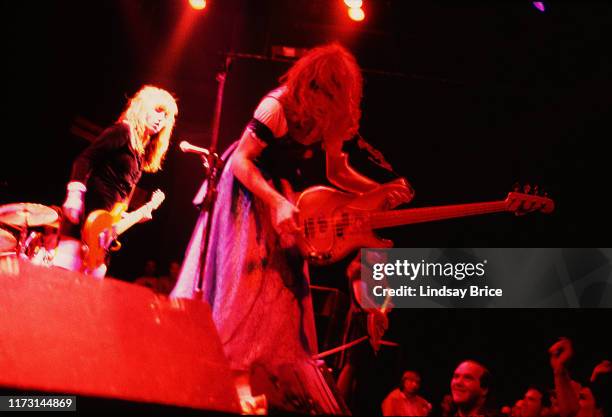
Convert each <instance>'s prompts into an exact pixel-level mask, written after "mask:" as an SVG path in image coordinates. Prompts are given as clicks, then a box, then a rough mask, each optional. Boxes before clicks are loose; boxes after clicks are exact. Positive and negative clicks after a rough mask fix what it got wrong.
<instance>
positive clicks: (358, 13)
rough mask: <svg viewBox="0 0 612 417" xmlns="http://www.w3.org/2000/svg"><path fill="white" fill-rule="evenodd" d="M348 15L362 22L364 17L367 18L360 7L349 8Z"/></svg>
mask: <svg viewBox="0 0 612 417" xmlns="http://www.w3.org/2000/svg"><path fill="white" fill-rule="evenodd" d="M348 15H349V17H350V18H351V20H354V21H355V22H361V21H362V20H363V19H365V13H364V12H363V9H362V8H360V7H351V8H350V9H348Z"/></svg>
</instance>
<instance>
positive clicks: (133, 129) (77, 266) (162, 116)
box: [54, 85, 178, 278]
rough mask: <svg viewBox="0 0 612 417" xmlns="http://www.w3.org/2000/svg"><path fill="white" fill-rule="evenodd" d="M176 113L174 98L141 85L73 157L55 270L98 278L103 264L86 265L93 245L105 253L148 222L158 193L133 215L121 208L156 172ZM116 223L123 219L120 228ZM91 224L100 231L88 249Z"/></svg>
mask: <svg viewBox="0 0 612 417" xmlns="http://www.w3.org/2000/svg"><path fill="white" fill-rule="evenodd" d="M177 113H178V107H177V104H176V100H175V99H174V97H173V96H172V95H171V94H170V93H169V92H167V91H165V90H163V89H161V88H158V87H155V86H152V85H145V86H143V87H142V88H141V89H140V90H139V91H138V92H137V93H136V94H135V95H134V96H133V97H131V98H130V99H129V101H128V104H127V106H126V107H125V110H124V111H123V113H122V114H121V116H120V117H119V119H118V120H117V122H116V123H115V124H113V125H112V126H110V127H108V128H107V129H105V130H104V131H103V132H102V133H101V134H100V136H99V137H98V138H97V139H96V140H95V141H94V142H93V143H92V144H91V145H89V146H88V147H87V148H86V149H85V150H84V151H83V152H81V154H80V155H79V156H78V157H77V158H76V160H75V161H74V163H73V165H72V172H71V175H70V182H69V183H68V186H67V195H66V200H65V201H64V204H63V206H62V208H63V214H64V218H63V221H62V226H61V236H62V237H61V241H60V244H59V245H58V250H57V253H56V255H55V258H54V265H55V266H59V267H63V268H66V269H70V270H73V271H82V272H85V273H88V274H91V275H93V276H95V277H98V278H102V277H104V275H105V274H106V265H105V262H100V261H89V262H87V260H88V258H87V257H88V256H91V255H93V254H94V247H93V246H100V247H101V249H102V250H105V249H108V247H109V245H110V243H111V241H113V240H114V237H116V235H118V234H120V233H121V232H123V231H125V230H126V229H127V228H128V227H130V226H131V225H132V224H133V223H136V222H138V221H146V220H149V219H151V212H152V210H153V209H154V208H156V206H158V205H159V204H161V201H162V200H163V193H161V191H157V192H156V193H154V195H153V199H152V200H151V201H150V202H149V203H147V204H145V205H144V206H143V207H141V208H140V209H138V210H136V211H134V212H132V213H125V209H126V208H127V204H128V203H129V199H130V197H131V195H132V193H133V191H134V189H135V187H136V184H137V183H138V181H139V180H140V177H141V175H142V172H143V171H144V172H151V173H152V172H157V171H159V170H160V168H161V165H162V161H163V159H164V156H165V154H166V151H167V150H168V145H169V143H170V136H171V135H172V130H173V128H174V123H175V118H176V115H177ZM93 213H95V216H92V214H93ZM100 215H101V217H100ZM101 219H102V220H105V221H106V222H107V223H110V226H109V224H107V223H103V222H101ZM119 220H123V223H122V224H121V225H118V224H117V222H118V221H119ZM92 225H93V226H96V227H98V228H99V229H95V228H94V229H91V230H94V232H92V233H94V234H95V236H94V239H93V241H92V242H93V243H92V244H91V245H90V246H91V247H87V245H83V243H82V240H81V239H82V234H81V233H82V232H83V235H85V232H86V231H87V230H86V229H87V226H92ZM84 226H86V227H85V228H84ZM118 226H120V227H121V230H118ZM107 229H108V230H107ZM111 229H112V230H111ZM90 234H91V233H90Z"/></svg>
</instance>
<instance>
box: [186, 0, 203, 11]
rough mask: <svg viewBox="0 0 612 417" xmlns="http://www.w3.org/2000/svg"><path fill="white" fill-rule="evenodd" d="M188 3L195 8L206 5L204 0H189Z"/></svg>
mask: <svg viewBox="0 0 612 417" xmlns="http://www.w3.org/2000/svg"><path fill="white" fill-rule="evenodd" d="M189 4H190V5H191V7H192V8H194V9H196V10H202V9H204V8H205V7H206V0H189Z"/></svg>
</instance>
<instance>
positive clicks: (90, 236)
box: [81, 190, 166, 271]
mask: <svg viewBox="0 0 612 417" xmlns="http://www.w3.org/2000/svg"><path fill="white" fill-rule="evenodd" d="M165 198H166V196H165V195H164V193H163V192H162V191H160V190H156V191H155V192H154V193H153V195H152V196H151V200H150V201H149V202H148V203H146V204H144V205H143V206H141V207H140V208H139V209H137V210H134V211H132V212H131V213H127V214H124V213H125V212H126V211H127V204H126V203H116V204H115V205H114V206H113V208H112V209H111V210H110V211H107V210H94V211H92V212H91V213H89V215H88V216H87V219H86V220H85V223H84V224H83V229H82V231H81V239H82V241H83V267H84V268H85V269H87V270H90V271H93V270H95V269H96V268H98V267H99V266H100V265H102V264H104V263H106V256H107V255H108V252H109V251H113V252H114V251H117V250H119V249H120V248H121V243H119V242H118V241H117V237H118V236H119V235H121V234H122V233H124V232H125V231H126V230H128V229H129V228H130V227H132V226H134V225H135V224H136V223H138V222H139V221H141V220H142V219H143V218H144V217H146V216H147V215H150V213H151V212H152V211H153V210H156V209H157V208H158V207H159V206H160V205H161V203H162V202H163V201H164V199H165Z"/></svg>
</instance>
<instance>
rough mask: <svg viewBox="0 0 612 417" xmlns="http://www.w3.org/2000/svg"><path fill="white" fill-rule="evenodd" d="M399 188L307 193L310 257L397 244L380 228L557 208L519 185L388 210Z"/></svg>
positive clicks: (325, 260) (303, 238) (306, 250)
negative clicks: (478, 199)
mask: <svg viewBox="0 0 612 417" xmlns="http://www.w3.org/2000/svg"><path fill="white" fill-rule="evenodd" d="M393 187H395V186H394V185H392V184H383V185H381V186H380V187H378V188H377V189H375V190H373V191H371V192H368V193H364V194H362V195H360V196H355V195H353V194H347V193H344V192H341V191H338V190H335V189H333V188H330V187H324V186H315V187H311V188H308V189H306V190H305V191H304V192H302V193H301V194H300V196H299V198H298V200H297V204H296V206H297V208H298V209H299V211H300V213H299V223H298V224H299V226H300V232H298V233H297V234H296V244H297V247H298V248H299V250H300V252H301V254H302V255H303V256H304V258H305V259H306V260H307V261H309V262H310V263H312V264H314V265H328V264H332V263H334V262H336V261H338V260H340V259H342V258H344V257H345V256H346V255H348V254H349V253H350V252H351V251H353V250H355V249H358V248H362V247H365V248H388V247H391V245H392V244H391V242H389V241H386V240H383V239H380V238H379V237H377V236H376V235H375V234H374V230H376V229H382V228H386V227H395V226H400V225H407V224H414V223H423V222H431V221H435V220H443V219H450V218H456V217H466V216H474V215H480V214H487V213H496V212H503V211H509V212H514V213H515V214H524V213H527V212H532V211H541V212H543V213H551V212H552V211H553V210H554V207H555V205H554V202H553V200H551V199H550V198H548V196H546V195H544V196H541V195H538V194H537V187H534V189H531V187H529V186H525V188H524V189H523V192H520V191H519V190H518V189H517V190H515V191H513V192H510V193H508V195H507V196H506V198H505V199H504V200H499V201H490V202H483V203H470V204H457V205H448V206H436V207H422V208H412V209H404V210H382V208H383V207H384V206H385V202H386V199H387V195H388V194H389V192H390V191H391V189H392V188H393ZM531 192H533V193H531Z"/></svg>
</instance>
